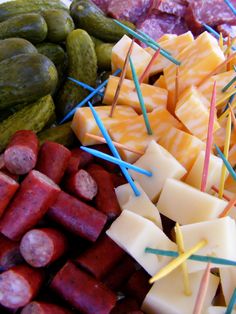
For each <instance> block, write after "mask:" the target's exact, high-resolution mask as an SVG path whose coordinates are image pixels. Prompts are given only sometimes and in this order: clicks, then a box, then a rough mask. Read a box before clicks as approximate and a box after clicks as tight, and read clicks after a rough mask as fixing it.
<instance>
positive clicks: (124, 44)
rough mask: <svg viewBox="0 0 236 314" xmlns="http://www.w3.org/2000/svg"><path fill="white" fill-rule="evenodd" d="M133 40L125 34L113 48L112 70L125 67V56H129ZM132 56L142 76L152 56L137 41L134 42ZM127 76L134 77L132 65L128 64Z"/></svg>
mask: <svg viewBox="0 0 236 314" xmlns="http://www.w3.org/2000/svg"><path fill="white" fill-rule="evenodd" d="M131 41H132V40H131V39H130V38H129V37H128V36H126V35H124V36H123V37H122V38H121V39H120V40H119V41H118V42H117V43H116V44H115V46H114V47H113V48H112V54H111V65H112V72H114V71H115V70H117V69H123V66H124V63H125V58H126V56H127V53H128V50H129V47H130V44H131ZM131 58H132V61H133V63H134V67H135V69H136V73H137V75H138V76H140V75H141V74H142V73H143V71H144V70H145V68H146V67H147V65H148V63H149V62H150V60H151V58H152V56H151V55H150V54H149V53H148V52H147V51H146V50H145V49H144V48H142V47H141V46H139V45H138V44H137V43H134V45H133V51H132V53H131ZM126 77H127V78H129V79H132V72H131V69H130V65H128V67H127V72H126Z"/></svg>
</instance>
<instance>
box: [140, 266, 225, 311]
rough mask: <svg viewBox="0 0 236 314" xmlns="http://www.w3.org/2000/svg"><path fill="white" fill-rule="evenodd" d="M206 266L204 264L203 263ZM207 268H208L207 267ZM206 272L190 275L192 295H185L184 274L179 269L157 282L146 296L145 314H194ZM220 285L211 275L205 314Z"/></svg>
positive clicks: (205, 302)
mask: <svg viewBox="0 0 236 314" xmlns="http://www.w3.org/2000/svg"><path fill="white" fill-rule="evenodd" d="M203 264H204V263H203ZM205 267H206V266H205ZM203 273H204V271H198V272H196V273H192V274H189V283H190V288H191V295H186V294H184V288H185V287H184V280H183V273H182V272H181V270H180V269H179V268H178V269H176V270H174V271H173V272H171V273H170V274H168V275H167V276H166V277H164V278H162V279H160V280H158V281H156V282H155V283H154V285H153V286H152V287H151V289H150V291H149V292H148V294H147V295H146V297H145V299H144V301H143V304H142V307H141V309H142V310H143V311H144V312H145V313H149V314H157V313H162V314H164V313H168V314H190V313H193V310H194V304H195V302H196V299H197V295H198V290H199V287H200V283H201V280H202V277H203ZM218 285H219V278H218V277H217V276H215V275H212V274H210V276H209V283H208V286H207V291H206V296H205V298H204V303H203V312H201V313H205V310H206V309H207V308H208V307H209V306H210V305H211V303H212V300H213V298H214V296H215V294H216V290H217V288H218Z"/></svg>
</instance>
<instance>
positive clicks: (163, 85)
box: [153, 75, 166, 89]
mask: <svg viewBox="0 0 236 314" xmlns="http://www.w3.org/2000/svg"><path fill="white" fill-rule="evenodd" d="M153 85H154V86H156V87H160V88H164V89H166V81H165V77H164V75H160V77H159V78H158V79H157V80H156V82H155V83H154V84H153Z"/></svg>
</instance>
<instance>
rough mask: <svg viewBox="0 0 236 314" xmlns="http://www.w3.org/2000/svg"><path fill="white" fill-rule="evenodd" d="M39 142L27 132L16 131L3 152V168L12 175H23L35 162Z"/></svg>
mask: <svg viewBox="0 0 236 314" xmlns="http://www.w3.org/2000/svg"><path fill="white" fill-rule="evenodd" d="M38 149H39V141H38V138H37V136H36V134H35V133H34V132H32V131H29V130H22V131H17V132H16V133H15V134H14V135H13V137H12V138H11V141H10V143H9V145H8V146H7V149H6V150H5V152H4V162H5V167H6V168H7V169H8V170H9V171H10V172H11V173H14V174H18V175H23V174H26V173H28V172H29V171H30V170H32V169H33V168H34V167H35V165H36V162H37V156H38Z"/></svg>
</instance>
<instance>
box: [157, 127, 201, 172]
mask: <svg viewBox="0 0 236 314" xmlns="http://www.w3.org/2000/svg"><path fill="white" fill-rule="evenodd" d="M158 143H159V144H160V145H161V146H163V147H164V148H165V149H166V150H167V151H168V152H169V153H171V154H172V155H173V156H174V157H175V158H176V159H177V160H178V161H179V162H180V163H181V164H182V166H184V168H186V169H187V171H188V170H189V169H190V168H191V167H192V165H193V164H194V162H195V160H196V158H197V156H198V155H199V153H200V151H202V150H204V148H205V144H204V142H202V141H201V140H199V139H198V138H197V137H196V136H193V135H191V134H189V133H186V132H184V131H182V130H179V129H176V128H175V127H172V128H171V129H169V130H167V132H166V133H165V134H163V136H162V137H161V138H160V139H159V140H158Z"/></svg>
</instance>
